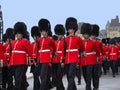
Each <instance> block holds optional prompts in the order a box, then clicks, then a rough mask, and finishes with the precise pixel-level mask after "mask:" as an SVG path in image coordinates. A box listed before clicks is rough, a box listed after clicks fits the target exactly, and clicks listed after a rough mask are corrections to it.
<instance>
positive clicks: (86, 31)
mask: <svg viewBox="0 0 120 90" xmlns="http://www.w3.org/2000/svg"><path fill="white" fill-rule="evenodd" d="M81 34H88V35H91V25H90V24H89V23H83V24H82V26H81Z"/></svg>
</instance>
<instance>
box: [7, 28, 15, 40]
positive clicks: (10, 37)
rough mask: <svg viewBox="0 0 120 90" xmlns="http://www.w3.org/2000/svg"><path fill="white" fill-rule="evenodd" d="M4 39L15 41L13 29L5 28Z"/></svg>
mask: <svg viewBox="0 0 120 90" xmlns="http://www.w3.org/2000/svg"><path fill="white" fill-rule="evenodd" d="M6 37H7V38H9V39H13V40H14V39H15V34H14V30H13V28H7V30H6Z"/></svg>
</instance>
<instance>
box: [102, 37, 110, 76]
mask: <svg viewBox="0 0 120 90" xmlns="http://www.w3.org/2000/svg"><path fill="white" fill-rule="evenodd" d="M102 43H103V53H104V55H103V58H102V59H103V60H102V61H103V63H102V66H103V72H104V75H106V74H107V62H108V56H109V55H108V46H107V40H106V39H102Z"/></svg>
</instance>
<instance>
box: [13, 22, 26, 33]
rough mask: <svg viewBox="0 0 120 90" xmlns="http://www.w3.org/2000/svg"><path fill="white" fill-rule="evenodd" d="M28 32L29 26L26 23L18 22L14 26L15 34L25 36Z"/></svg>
mask: <svg viewBox="0 0 120 90" xmlns="http://www.w3.org/2000/svg"><path fill="white" fill-rule="evenodd" d="M26 31H27V26H26V24H25V23H24V22H17V23H16V24H15V25H14V32H15V34H17V33H20V34H23V35H24V34H25V32H26Z"/></svg>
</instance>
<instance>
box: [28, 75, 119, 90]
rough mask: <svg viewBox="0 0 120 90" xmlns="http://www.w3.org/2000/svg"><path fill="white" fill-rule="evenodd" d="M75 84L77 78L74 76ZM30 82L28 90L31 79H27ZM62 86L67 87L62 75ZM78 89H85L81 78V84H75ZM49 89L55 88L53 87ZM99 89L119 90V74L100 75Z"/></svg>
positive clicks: (31, 85) (31, 84)
mask: <svg viewBox="0 0 120 90" xmlns="http://www.w3.org/2000/svg"><path fill="white" fill-rule="evenodd" d="M75 80H76V84H77V78H75ZM28 82H29V84H30V86H29V88H28V90H33V79H32V78H31V79H28ZM63 82H64V86H65V88H66V87H67V80H66V77H65V76H64V78H63ZM77 89H78V90H85V83H84V80H83V78H82V82H81V85H77ZM51 90H56V89H55V88H53V89H51ZM99 90H120V75H117V76H116V77H115V78H113V77H112V74H111V73H109V74H108V75H102V77H101V78H100V89H99Z"/></svg>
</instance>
